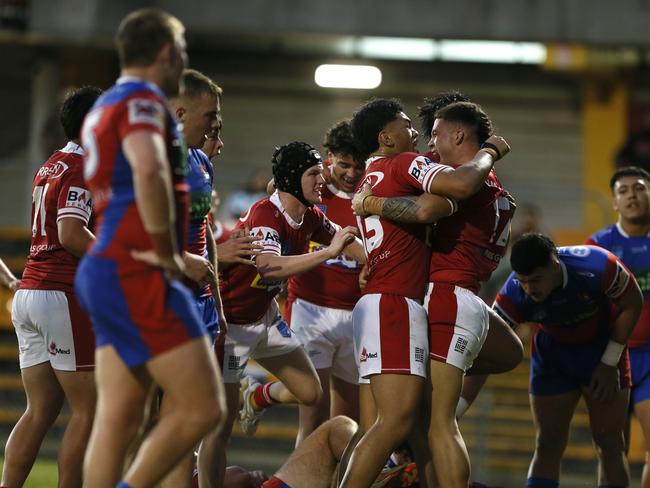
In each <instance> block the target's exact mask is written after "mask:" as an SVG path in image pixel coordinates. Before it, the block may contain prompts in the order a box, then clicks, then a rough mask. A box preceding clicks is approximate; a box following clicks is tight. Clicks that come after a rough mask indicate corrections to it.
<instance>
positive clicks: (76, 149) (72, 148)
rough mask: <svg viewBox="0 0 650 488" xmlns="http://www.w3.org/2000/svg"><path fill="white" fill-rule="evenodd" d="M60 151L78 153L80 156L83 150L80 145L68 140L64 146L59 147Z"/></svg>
mask: <svg viewBox="0 0 650 488" xmlns="http://www.w3.org/2000/svg"><path fill="white" fill-rule="evenodd" d="M59 151H60V152H62V153H67V154H79V155H80V156H83V155H84V154H85V153H84V150H83V147H81V146H80V145H79V144H77V143H76V142H72V141H68V143H67V144H66V145H65V147H64V148H62V149H59Z"/></svg>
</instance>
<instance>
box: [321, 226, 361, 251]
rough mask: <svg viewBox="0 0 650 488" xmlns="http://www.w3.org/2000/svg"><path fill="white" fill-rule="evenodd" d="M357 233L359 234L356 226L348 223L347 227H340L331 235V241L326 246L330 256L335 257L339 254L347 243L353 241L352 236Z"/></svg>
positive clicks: (355, 235)
mask: <svg viewBox="0 0 650 488" xmlns="http://www.w3.org/2000/svg"><path fill="white" fill-rule="evenodd" d="M358 235H359V231H358V230H357V228H356V227H353V226H351V225H348V226H347V227H343V228H342V229H340V230H338V231H337V232H336V234H334V237H332V242H331V243H330V245H329V247H328V248H327V250H328V251H329V253H330V256H331V257H332V258H335V257H336V256H338V255H339V254H341V252H342V251H343V249H344V248H345V247H346V246H347V245H348V244H351V243H352V242H354V238H355V237H357V236H358Z"/></svg>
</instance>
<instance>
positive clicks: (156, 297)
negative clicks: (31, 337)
mask: <svg viewBox="0 0 650 488" xmlns="http://www.w3.org/2000/svg"><path fill="white" fill-rule="evenodd" d="M183 32H184V28H183V25H182V24H181V22H180V21H179V20H178V19H176V18H175V17H173V16H171V15H169V14H167V13H165V12H162V11H160V10H156V9H143V10H138V11H136V12H132V13H131V14H129V15H128V16H127V17H126V18H125V19H124V20H123V21H122V22H121V24H120V27H119V29H118V33H117V36H116V40H117V46H118V52H119V57H120V64H121V68H122V69H121V75H122V76H121V77H120V79H119V80H118V81H117V83H116V85H115V86H114V87H112V88H111V89H110V90H109V91H107V92H106V93H105V94H104V95H103V96H102V97H100V99H99V100H98V101H97V103H96V104H95V106H94V107H93V110H92V111H91V112H90V113H89V114H88V116H87V117H86V120H85V122H84V126H83V131H82V135H83V143H84V148H86V150H87V156H86V159H85V162H84V175H85V177H86V180H87V182H88V184H89V187H90V189H91V191H92V192H93V197H94V202H95V208H96V213H97V215H98V227H97V239H96V241H95V244H94V245H93V247H92V248H91V249H90V250H89V251H88V253H87V254H86V255H85V256H84V258H83V260H82V262H81V263H80V265H79V269H78V271H77V276H76V279H75V290H76V291H77V293H78V295H79V297H80V301H81V302H82V304H83V305H84V307H85V308H86V309H87V310H88V311H89V313H90V315H91V318H92V322H93V328H94V330H95V334H96V336H97V349H96V353H95V358H96V363H97V370H96V382H97V388H98V392H99V395H98V406H97V415H96V417H95V422H94V425H93V432H92V435H91V439H90V443H89V447H88V452H87V455H86V462H85V470H84V474H85V482H86V484H87V485H88V486H93V487H114V486H116V484H117V486H119V487H121V488H124V487H129V486H132V487H142V486H153V485H154V484H156V483H157V482H158V481H159V480H160V479H161V478H162V477H163V476H164V475H165V474H166V473H167V472H168V471H169V470H170V469H171V468H172V467H173V466H174V465H175V464H176V463H177V462H178V461H179V460H180V459H181V458H182V457H183V455H185V454H186V453H188V452H189V451H190V450H191V449H192V448H193V447H194V445H195V444H196V443H197V442H198V441H199V439H201V438H202V437H203V436H204V435H205V434H207V433H208V432H210V431H212V430H213V429H215V428H217V426H218V424H219V422H220V420H221V419H222V413H223V411H224V408H225V407H224V404H223V390H222V388H223V387H222V386H221V382H220V374H219V371H218V369H217V367H216V361H215V359H214V356H213V354H212V351H211V347H210V343H209V341H208V339H207V337H206V336H205V328H204V327H203V325H202V323H201V319H200V317H199V314H198V312H197V308H196V303H195V302H194V300H193V298H192V296H191V294H190V292H189V290H188V289H187V288H186V287H185V286H184V285H182V284H181V283H180V282H179V281H178V280H179V279H180V278H182V277H183V270H184V264H183V261H182V258H181V253H180V252H181V249H182V245H183V244H184V243H185V240H186V228H185V225H184V224H185V223H186V221H187V219H188V217H189V208H188V207H189V205H188V203H189V202H188V186H187V181H186V174H187V162H186V157H187V149H186V147H185V144H184V141H183V137H182V134H181V133H180V132H179V127H178V123H177V121H176V119H175V118H174V116H173V114H172V113H171V110H170V108H169V105H168V104H167V101H166V96H174V95H176V94H177V93H178V89H179V80H180V77H181V74H182V72H183V69H184V67H185V64H186V62H187V56H186V53H185V39H184V35H183ZM152 255H153V256H155V258H156V261H157V266H153V265H152V264H151V257H152ZM152 383H156V384H158V385H159V386H160V388H161V389H162V391H163V393H164V395H165V396H166V397H167V398H168V399H169V401H170V406H171V408H170V409H169V410H168V411H166V412H163V414H162V415H161V416H160V418H159V420H158V423H157V424H156V425H155V426H154V427H153V429H152V430H151V431H150V432H149V433H148V434H147V436H146V438H145V440H144V442H143V443H142V446H141V447H140V449H139V451H138V454H137V456H136V458H135V460H134V461H133V463H132V464H131V466H130V467H129V469H128V470H127V471H126V473H125V474H124V477H123V480H122V481H121V482H120V478H121V477H122V470H123V465H124V458H125V455H126V451H127V448H128V447H129V443H130V442H131V440H132V439H133V437H134V436H135V434H136V432H137V430H138V428H139V426H140V423H141V418H142V410H143V405H144V402H145V400H146V393H147V391H148V388H149V386H150V385H151V384H152ZM118 482H119V484H118Z"/></svg>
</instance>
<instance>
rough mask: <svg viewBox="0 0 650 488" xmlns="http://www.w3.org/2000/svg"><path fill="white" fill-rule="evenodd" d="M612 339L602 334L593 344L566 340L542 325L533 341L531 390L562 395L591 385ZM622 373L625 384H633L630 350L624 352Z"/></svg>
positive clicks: (541, 393) (623, 385) (621, 363)
mask: <svg viewBox="0 0 650 488" xmlns="http://www.w3.org/2000/svg"><path fill="white" fill-rule="evenodd" d="M608 341H609V337H602V338H600V339H598V340H597V341H596V342H593V343H589V344H564V343H561V342H557V341H556V340H555V339H553V338H552V337H551V335H550V334H548V333H547V332H544V331H543V330H542V329H540V328H538V329H537V330H536V331H535V333H534V334H533V341H532V345H531V349H532V351H531V355H530V392H531V393H532V394H533V395H540V396H541V395H561V394H563V393H568V392H570V391H575V390H578V389H580V388H581V387H583V386H588V385H589V382H590V381H591V375H592V374H593V372H594V368H595V367H596V366H597V365H598V363H599V362H600V358H601V356H602V355H603V352H604V351H605V347H606V346H607V342H608ZM626 351H627V350H626ZM619 375H620V382H621V387H622V388H629V386H630V371H629V360H628V356H627V352H626V353H624V354H623V355H622V356H621V362H620V363H619Z"/></svg>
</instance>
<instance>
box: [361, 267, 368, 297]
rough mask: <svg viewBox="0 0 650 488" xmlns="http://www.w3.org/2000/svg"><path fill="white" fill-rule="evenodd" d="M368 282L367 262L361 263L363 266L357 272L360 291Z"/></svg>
mask: <svg viewBox="0 0 650 488" xmlns="http://www.w3.org/2000/svg"><path fill="white" fill-rule="evenodd" d="M367 284H368V263H366V264H364V265H363V268H361V271H360V272H359V289H360V290H361V291H363V290H365V289H366V285H367Z"/></svg>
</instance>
